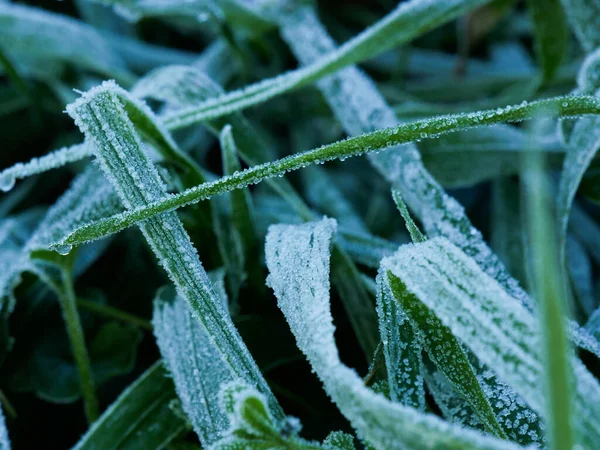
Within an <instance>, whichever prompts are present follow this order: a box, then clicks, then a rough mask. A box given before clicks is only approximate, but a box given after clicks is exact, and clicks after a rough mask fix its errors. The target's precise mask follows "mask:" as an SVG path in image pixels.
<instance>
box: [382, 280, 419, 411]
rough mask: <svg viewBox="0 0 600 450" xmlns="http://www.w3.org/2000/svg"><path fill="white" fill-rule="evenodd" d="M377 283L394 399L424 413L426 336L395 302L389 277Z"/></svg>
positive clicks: (389, 380) (388, 369) (386, 363)
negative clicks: (423, 354) (424, 348)
mask: <svg viewBox="0 0 600 450" xmlns="http://www.w3.org/2000/svg"><path fill="white" fill-rule="evenodd" d="M376 281H377V314H378V316H379V334H380V335H381V341H382V342H383V355H384V357H385V367H386V369H387V375H388V385H389V390H390V399H391V400H392V401H393V402H400V403H402V404H403V405H406V406H412V407H413V408H415V409H418V410H420V411H424V410H425V390H424V389H423V361H422V359H421V353H422V351H423V342H422V336H421V335H420V333H419V331H418V330H416V329H415V328H414V327H413V324H412V323H410V321H409V320H408V317H407V316H406V313H405V312H404V311H403V309H402V308H401V307H400V305H399V304H398V302H397V301H396V299H395V298H394V294H393V293H392V290H391V289H390V286H389V283H388V282H387V278H386V276H385V274H381V273H380V274H378V275H377V280H376Z"/></svg>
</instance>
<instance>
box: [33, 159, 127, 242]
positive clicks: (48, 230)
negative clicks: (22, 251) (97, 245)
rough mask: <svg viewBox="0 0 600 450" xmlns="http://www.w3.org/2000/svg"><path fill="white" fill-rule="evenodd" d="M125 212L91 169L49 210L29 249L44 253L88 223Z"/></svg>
mask: <svg viewBox="0 0 600 450" xmlns="http://www.w3.org/2000/svg"><path fill="white" fill-rule="evenodd" d="M121 211H123V206H122V205H121V202H120V200H119V198H118V197H117V196H116V194H115V192H114V190H113V188H112V186H111V185H110V183H108V182H107V181H106V178H104V176H103V175H102V172H101V171H100V170H98V169H97V168H96V167H94V166H91V165H90V166H88V167H87V168H86V169H85V170H84V171H83V173H81V174H80V175H79V176H77V177H76V178H75V179H74V180H73V182H72V184H71V186H70V188H69V189H67V191H66V192H65V193H64V194H63V195H62V196H61V197H60V198H59V199H58V201H56V202H55V203H54V205H52V207H50V208H49V209H48V212H47V214H46V216H45V217H44V220H43V221H42V222H41V223H40V225H39V227H38V229H37V230H36V231H35V233H34V234H33V236H32V237H31V239H30V240H29V242H28V243H27V250H28V251H33V250H42V249H47V248H48V246H49V245H50V244H52V243H54V242H57V241H60V240H61V239H62V238H64V237H65V236H67V235H68V234H69V233H71V232H72V231H73V230H74V229H76V228H78V227H81V226H83V225H85V224H87V223H90V222H93V221H95V220H98V219H101V218H103V217H107V216H110V215H113V214H116V213H119V212H121Z"/></svg>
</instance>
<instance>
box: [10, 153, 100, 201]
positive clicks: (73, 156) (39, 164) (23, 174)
mask: <svg viewBox="0 0 600 450" xmlns="http://www.w3.org/2000/svg"><path fill="white" fill-rule="evenodd" d="M92 154H93V151H92V149H90V147H89V146H88V145H86V144H76V145H72V146H70V147H63V148H61V149H58V150H55V151H53V152H51V153H49V154H47V155H44V156H41V157H39V158H33V159H32V160H31V161H29V162H27V163H17V164H15V165H14V166H12V167H9V168H8V169H4V170H3V171H2V172H0V190H2V191H3V192H8V191H10V190H11V189H12V188H13V187H14V185H15V182H16V181H17V180H22V179H24V178H27V177H30V176H32V175H37V174H40V173H43V172H47V171H49V170H52V169H58V168H59V167H62V166H64V165H66V164H69V163H72V162H75V161H79V160H81V159H83V158H86V157H88V156H91V155H92Z"/></svg>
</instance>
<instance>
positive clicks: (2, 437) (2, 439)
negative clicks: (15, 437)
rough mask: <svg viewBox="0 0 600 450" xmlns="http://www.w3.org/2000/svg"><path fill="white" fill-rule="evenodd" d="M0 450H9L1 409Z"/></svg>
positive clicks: (0, 410)
mask: <svg viewBox="0 0 600 450" xmlns="http://www.w3.org/2000/svg"><path fill="white" fill-rule="evenodd" d="M0 450H10V439H9V438H8V430H7V428H6V420H5V419H4V413H3V412H2V408H0Z"/></svg>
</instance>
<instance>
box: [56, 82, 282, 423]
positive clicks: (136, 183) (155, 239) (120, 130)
mask: <svg viewBox="0 0 600 450" xmlns="http://www.w3.org/2000/svg"><path fill="white" fill-rule="evenodd" d="M67 111H68V112H69V114H70V115H72V117H74V118H75V121H76V123H77V125H78V126H79V127H80V128H81V130H82V131H83V133H84V134H85V135H86V138H87V139H88V140H89V141H90V144H91V145H93V146H94V149H95V153H96V158H97V159H98V160H99V162H100V164H101V167H102V169H103V171H104V173H105V174H106V176H107V177H108V178H109V180H110V182H111V183H112V185H113V187H114V188H115V190H116V191H117V193H118V195H119V197H120V198H121V201H122V202H123V204H124V205H125V207H126V208H128V209H132V208H137V207H140V206H143V205H146V204H149V203H151V202H153V201H156V200H160V199H161V198H165V197H166V196H167V193H166V190H165V187H164V184H163V183H162V181H161V179H160V177H159V175H158V172H157V171H156V168H155V167H154V166H153V165H152V163H151V162H150V160H149V159H148V156H147V155H146V153H145V150H144V147H143V144H142V142H141V141H140V138H139V136H138V135H137V133H136V132H135V130H134V128H133V124H132V123H131V121H130V120H129V118H128V117H127V115H126V113H125V110H124V108H123V106H122V103H121V101H120V99H119V97H118V95H117V94H115V92H114V84H113V83H105V84H103V85H101V86H99V87H97V88H95V89H93V90H91V91H89V92H87V93H86V94H84V95H83V96H82V97H81V98H80V99H79V100H78V101H76V102H75V103H73V104H71V105H69V106H68V107H67ZM117 136H118V137H117ZM140 228H141V229H142V232H143V233H144V236H145V237H146V239H147V241H148V243H149V244H150V246H151V247H152V249H153V250H154V252H155V254H156V255H157V257H158V259H159V262H160V263H161V265H162V266H163V268H164V269H165V270H166V271H167V273H168V275H169V276H170V278H171V280H172V281H173V283H174V284H175V286H176V287H177V291H178V293H179V295H181V297H183V298H184V299H185V300H186V301H187V303H188V305H189V307H190V309H191V311H192V312H193V314H195V315H196V317H197V318H198V319H199V320H200V322H201V323H202V325H203V327H204V328H205V329H206V331H207V333H209V334H210V335H211V336H212V338H213V339H214V342H215V345H216V346H217V348H218V349H219V352H220V354H221V356H222V357H223V359H224V360H225V361H227V363H228V364H229V365H230V366H231V369H232V371H233V372H234V373H235V375H236V376H237V377H239V378H240V379H242V380H245V381H246V382H248V383H249V384H251V385H253V386H257V388H258V389H259V390H260V391H261V392H263V393H264V394H265V395H266V396H267V398H269V405H270V407H271V408H272V409H273V412H274V414H276V415H280V414H281V409H280V407H279V405H278V403H277V400H276V399H275V397H274V396H273V394H272V393H271V391H270V389H269V386H268V385H267V383H266V381H265V380H264V378H263V377H262V374H261V373H260V371H259V370H258V367H257V366H256V363H255V362H254V360H253V359H252V356H251V355H250V353H249V352H248V350H247V348H246V346H245V345H244V343H243V341H242V340H241V337H240V336H239V334H238V332H237V330H236V329H235V327H234V325H233V323H232V321H231V318H230V316H229V313H228V311H227V309H226V308H225V306H224V305H223V303H222V302H221V301H220V300H219V299H218V298H217V297H216V295H215V293H214V291H213V289H212V288H211V283H210V281H209V280H208V278H207V275H206V272H205V271H204V268H203V267H202V264H201V263H200V260H199V259H198V254H197V252H196V250H195V248H194V247H193V245H192V243H191V240H190V238H189V236H188V234H187V233H186V231H185V229H184V228H183V225H182V223H181V221H180V220H179V218H178V217H177V215H176V214H174V213H170V214H164V215H162V216H161V217H158V218H155V219H152V220H148V221H145V223H144V224H141V225H140Z"/></svg>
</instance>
